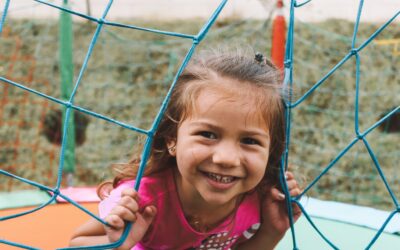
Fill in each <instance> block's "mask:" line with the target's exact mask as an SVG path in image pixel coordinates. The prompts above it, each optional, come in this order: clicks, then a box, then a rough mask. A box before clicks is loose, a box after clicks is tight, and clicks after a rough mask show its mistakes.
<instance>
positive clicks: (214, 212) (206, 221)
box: [174, 171, 241, 229]
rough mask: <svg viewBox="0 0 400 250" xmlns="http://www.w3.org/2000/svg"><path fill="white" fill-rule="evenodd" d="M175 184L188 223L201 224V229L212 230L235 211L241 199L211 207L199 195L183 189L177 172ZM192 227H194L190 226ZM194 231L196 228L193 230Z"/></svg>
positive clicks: (211, 205)
mask: <svg viewBox="0 0 400 250" xmlns="http://www.w3.org/2000/svg"><path fill="white" fill-rule="evenodd" d="M174 178H175V184H176V187H177V191H178V198H179V200H180V202H181V206H182V209H183V212H184V214H185V217H186V218H187V219H188V221H189V223H190V224H192V223H191V220H193V222H194V223H201V224H203V225H201V227H203V228H204V227H205V228H208V229H212V228H214V227H215V226H217V225H218V224H219V223H220V222H222V221H224V219H226V218H227V217H228V216H230V215H232V213H233V212H234V211H235V210H236V208H237V206H238V204H239V202H240V201H241V198H237V199H235V200H232V201H231V202H229V203H227V204H224V205H213V204H209V203H207V202H206V201H205V200H204V199H203V198H202V197H201V196H200V194H199V193H197V192H191V191H188V190H187V189H186V190H185V189H184V188H183V183H182V178H181V177H180V174H179V173H178V171H175V173H174ZM192 226H194V225H192ZM195 229H196V228H195Z"/></svg>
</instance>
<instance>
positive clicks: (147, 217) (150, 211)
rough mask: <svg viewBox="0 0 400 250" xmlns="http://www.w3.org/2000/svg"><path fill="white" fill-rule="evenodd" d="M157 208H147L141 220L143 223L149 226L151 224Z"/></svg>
mask: <svg viewBox="0 0 400 250" xmlns="http://www.w3.org/2000/svg"><path fill="white" fill-rule="evenodd" d="M156 214H157V208H156V207H155V206H147V207H145V209H144V211H143V219H144V222H145V223H146V224H148V225H150V224H151V223H152V222H153V219H154V218H155V217H156Z"/></svg>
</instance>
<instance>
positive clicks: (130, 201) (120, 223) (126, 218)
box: [104, 188, 157, 250]
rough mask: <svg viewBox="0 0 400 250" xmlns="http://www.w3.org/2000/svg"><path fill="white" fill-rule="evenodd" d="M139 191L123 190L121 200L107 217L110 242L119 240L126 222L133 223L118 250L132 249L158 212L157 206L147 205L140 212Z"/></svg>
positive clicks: (106, 227)
mask: <svg viewBox="0 0 400 250" xmlns="http://www.w3.org/2000/svg"><path fill="white" fill-rule="evenodd" d="M138 199H139V197H138V193H137V192H136V191H135V190H133V189H132V188H128V189H125V190H123V191H122V193H121V200H120V201H119V202H118V204H117V205H116V206H115V207H114V208H113V209H112V210H111V212H110V213H109V214H108V215H107V217H106V218H105V221H106V222H107V223H108V224H109V226H104V229H105V231H106V234H107V236H108V239H109V240H110V242H115V241H118V240H119V239H120V238H121V235H122V233H123V231H124V229H125V226H126V222H131V223H133V225H132V228H131V230H130V232H129V235H128V237H127V238H126V240H125V241H124V243H123V244H122V245H121V246H120V247H118V248H117V249H118V250H122V249H131V248H132V247H133V246H135V245H136V243H137V242H139V241H140V240H141V239H142V238H143V236H144V235H145V234H146V232H147V230H148V228H149V226H150V224H151V223H152V221H153V219H154V216H155V215H156V213H157V209H156V207H155V206H147V207H145V208H144V210H143V211H142V212H139V204H138Z"/></svg>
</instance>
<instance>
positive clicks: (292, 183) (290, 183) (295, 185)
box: [286, 179, 299, 190]
mask: <svg viewBox="0 0 400 250" xmlns="http://www.w3.org/2000/svg"><path fill="white" fill-rule="evenodd" d="M286 184H287V186H288V189H289V190H291V189H295V188H298V187H299V185H298V183H297V181H296V180H295V179H292V180H289V181H287V182H286Z"/></svg>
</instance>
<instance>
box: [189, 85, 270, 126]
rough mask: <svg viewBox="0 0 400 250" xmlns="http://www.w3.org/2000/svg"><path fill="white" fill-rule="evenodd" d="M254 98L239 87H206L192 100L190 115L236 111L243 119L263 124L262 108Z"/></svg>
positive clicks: (223, 113)
mask: <svg viewBox="0 0 400 250" xmlns="http://www.w3.org/2000/svg"><path fill="white" fill-rule="evenodd" d="M255 99H256V98H251V94H250V93H248V92H245V91H243V90H242V91H241V90H240V89H236V88H235V89H232V88H230V89H229V88H225V87H222V86H218V88H207V89H203V90H201V91H200V93H199V94H198V95H197V97H196V98H195V100H193V101H194V102H193V104H192V110H191V111H190V113H191V114H190V116H191V117H197V116H203V115H207V114H210V113H217V114H220V115H221V117H222V118H223V116H225V115H226V114H228V113H237V114H240V115H242V116H243V118H244V120H245V121H247V122H249V123H253V124H254V122H256V123H257V124H259V125H262V126H265V125H266V120H265V117H264V115H263V114H264V112H263V109H260V108H259V105H258V104H257V101H256V100H255Z"/></svg>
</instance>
